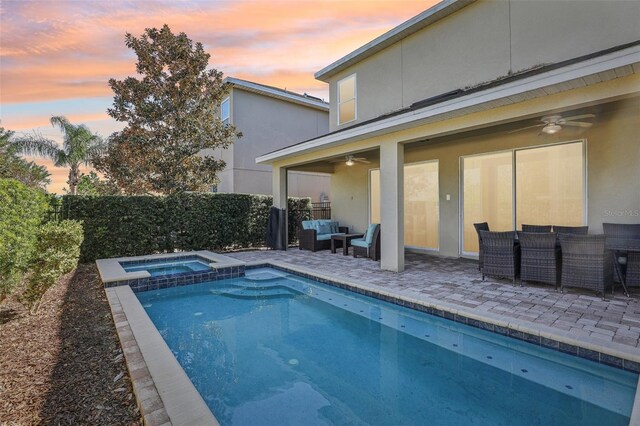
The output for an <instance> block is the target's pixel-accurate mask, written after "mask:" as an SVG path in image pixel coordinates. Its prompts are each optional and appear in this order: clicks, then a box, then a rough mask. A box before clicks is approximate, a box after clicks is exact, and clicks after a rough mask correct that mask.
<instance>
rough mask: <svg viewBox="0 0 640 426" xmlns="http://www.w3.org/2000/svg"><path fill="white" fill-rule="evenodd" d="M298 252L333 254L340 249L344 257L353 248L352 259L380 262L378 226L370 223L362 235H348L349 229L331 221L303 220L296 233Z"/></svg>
mask: <svg viewBox="0 0 640 426" xmlns="http://www.w3.org/2000/svg"><path fill="white" fill-rule="evenodd" d="M298 240H299V241H300V244H299V248H300V250H311V251H314V252H315V251H318V250H326V249H329V248H330V249H331V253H335V252H336V250H337V248H338V247H342V253H343V254H344V255H345V256H346V255H347V254H348V252H349V247H350V246H351V247H353V257H358V256H361V257H368V258H370V259H373V260H380V225H379V224H377V223H372V224H371V225H369V227H368V228H367V232H365V233H364V234H356V233H351V234H350V233H349V228H348V227H346V226H339V224H338V222H335V221H331V220H324V219H322V220H303V221H302V223H301V226H300V231H298Z"/></svg>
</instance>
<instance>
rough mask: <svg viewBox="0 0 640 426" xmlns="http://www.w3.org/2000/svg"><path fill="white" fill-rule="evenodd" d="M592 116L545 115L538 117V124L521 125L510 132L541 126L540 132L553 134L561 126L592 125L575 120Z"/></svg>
mask: <svg viewBox="0 0 640 426" xmlns="http://www.w3.org/2000/svg"><path fill="white" fill-rule="evenodd" d="M594 117H595V115H594V114H582V115H573V116H571V117H562V116H561V115H547V116H545V117H542V118H541V119H540V121H542V123H540V124H535V125H533V126H527V127H522V128H520V129H517V130H514V131H512V132H510V133H515V132H519V131H521V130H526V129H533V128H535V127H542V129H541V130H542V133H546V134H548V135H553V134H555V133H558V132H559V131H560V130H562V127H563V126H573V127H582V128H589V127H591V126H592V125H593V123H589V122H587V121H576V120H583V119H585V118H594Z"/></svg>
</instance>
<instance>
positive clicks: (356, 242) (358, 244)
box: [351, 238, 370, 248]
mask: <svg viewBox="0 0 640 426" xmlns="http://www.w3.org/2000/svg"><path fill="white" fill-rule="evenodd" d="M351 245H352V246H356V247H364V248H369V246H370V244H367V242H366V241H365V240H364V238H354V239H353V240H351Z"/></svg>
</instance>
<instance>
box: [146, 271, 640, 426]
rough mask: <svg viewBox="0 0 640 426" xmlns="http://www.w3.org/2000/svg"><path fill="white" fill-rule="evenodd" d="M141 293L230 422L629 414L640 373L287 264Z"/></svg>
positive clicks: (605, 419)
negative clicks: (349, 287)
mask: <svg viewBox="0 0 640 426" xmlns="http://www.w3.org/2000/svg"><path fill="white" fill-rule="evenodd" d="M246 274H247V276H246V277H244V278H236V279H230V280H221V281H216V282H209V283H202V284H195V285H191V286H185V287H174V288H168V289H163V290H155V291H148V292H142V293H138V294H137V297H138V299H139V300H140V302H141V303H142V305H143V307H144V308H145V310H146V311H147V313H148V315H149V317H150V318H151V319H152V321H153V323H154V324H155V326H156V327H157V328H158V330H159V331H160V334H161V335H162V336H163V338H164V339H165V341H166V342H167V344H168V346H169V348H170V349H171V350H172V352H173V353H174V355H175V356H176V358H177V359H178V361H179V363H180V364H181V365H182V367H183V368H184V370H185V371H186V373H187V375H188V376H189V378H190V379H191V381H192V382H193V383H194V385H195V387H196V388H197V389H198V391H199V392H200V394H201V395H202V397H203V398H204V400H205V401H206V403H207V405H208V406H209V408H210V409H211V411H212V412H213V413H214V415H215V416H216V417H217V419H218V420H219V421H220V423H221V424H252V425H258V424H265V425H266V424H278V425H284V424H305V425H312V424H389V425H398V424H425V423H430V424H456V425H464V424H492V425H493V424H523V425H528V424H545V425H547V424H562V425H572V424H581V425H584V424H594V425H595V424H597V425H604V424H606V425H616V424H628V422H629V415H630V413H631V407H632V404H633V398H634V393H635V387H636V383H637V379H638V376H637V374H633V373H631V372H626V371H622V370H619V369H615V368H612V367H608V366H605V365H601V364H597V363H594V362H591V361H588V360H584V359H581V358H577V357H573V356H569V355H565V354H562V353H560V352H558V351H553V350H550V349H545V348H542V347H539V346H534V345H531V344H528V343H525V342H522V341H518V340H515V339H511V338H508V337H504V336H500V335H497V334H495V333H491V332H488V331H485V330H481V329H477V328H473V327H469V326H466V325H464V324H460V323H456V322H452V321H448V320H445V319H442V318H439V317H434V316H431V315H427V314H422V313H419V312H416V311H412V310H409V309H406V308H402V307H400V306H397V305H393V304H389V303H386V302H381V301H379V300H376V299H371V298H368V297H365V296H361V295H358V294H355V293H352V292H348V291H344V290H340V289H337V288H333V287H329V286H326V285H323V284H319V283H317V282H314V281H311V280H307V279H304V278H300V277H297V276H294V275H288V274H286V273H283V272H281V271H276V270H273V269H266V268H265V269H255V270H248V271H247V272H246Z"/></svg>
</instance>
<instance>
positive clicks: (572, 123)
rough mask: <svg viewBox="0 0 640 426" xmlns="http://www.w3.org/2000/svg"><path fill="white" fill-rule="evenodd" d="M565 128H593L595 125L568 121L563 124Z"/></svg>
mask: <svg viewBox="0 0 640 426" xmlns="http://www.w3.org/2000/svg"><path fill="white" fill-rule="evenodd" d="M563 125H565V126H575V127H591V126H593V123H587V122H586V121H566V122H564V123H563Z"/></svg>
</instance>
